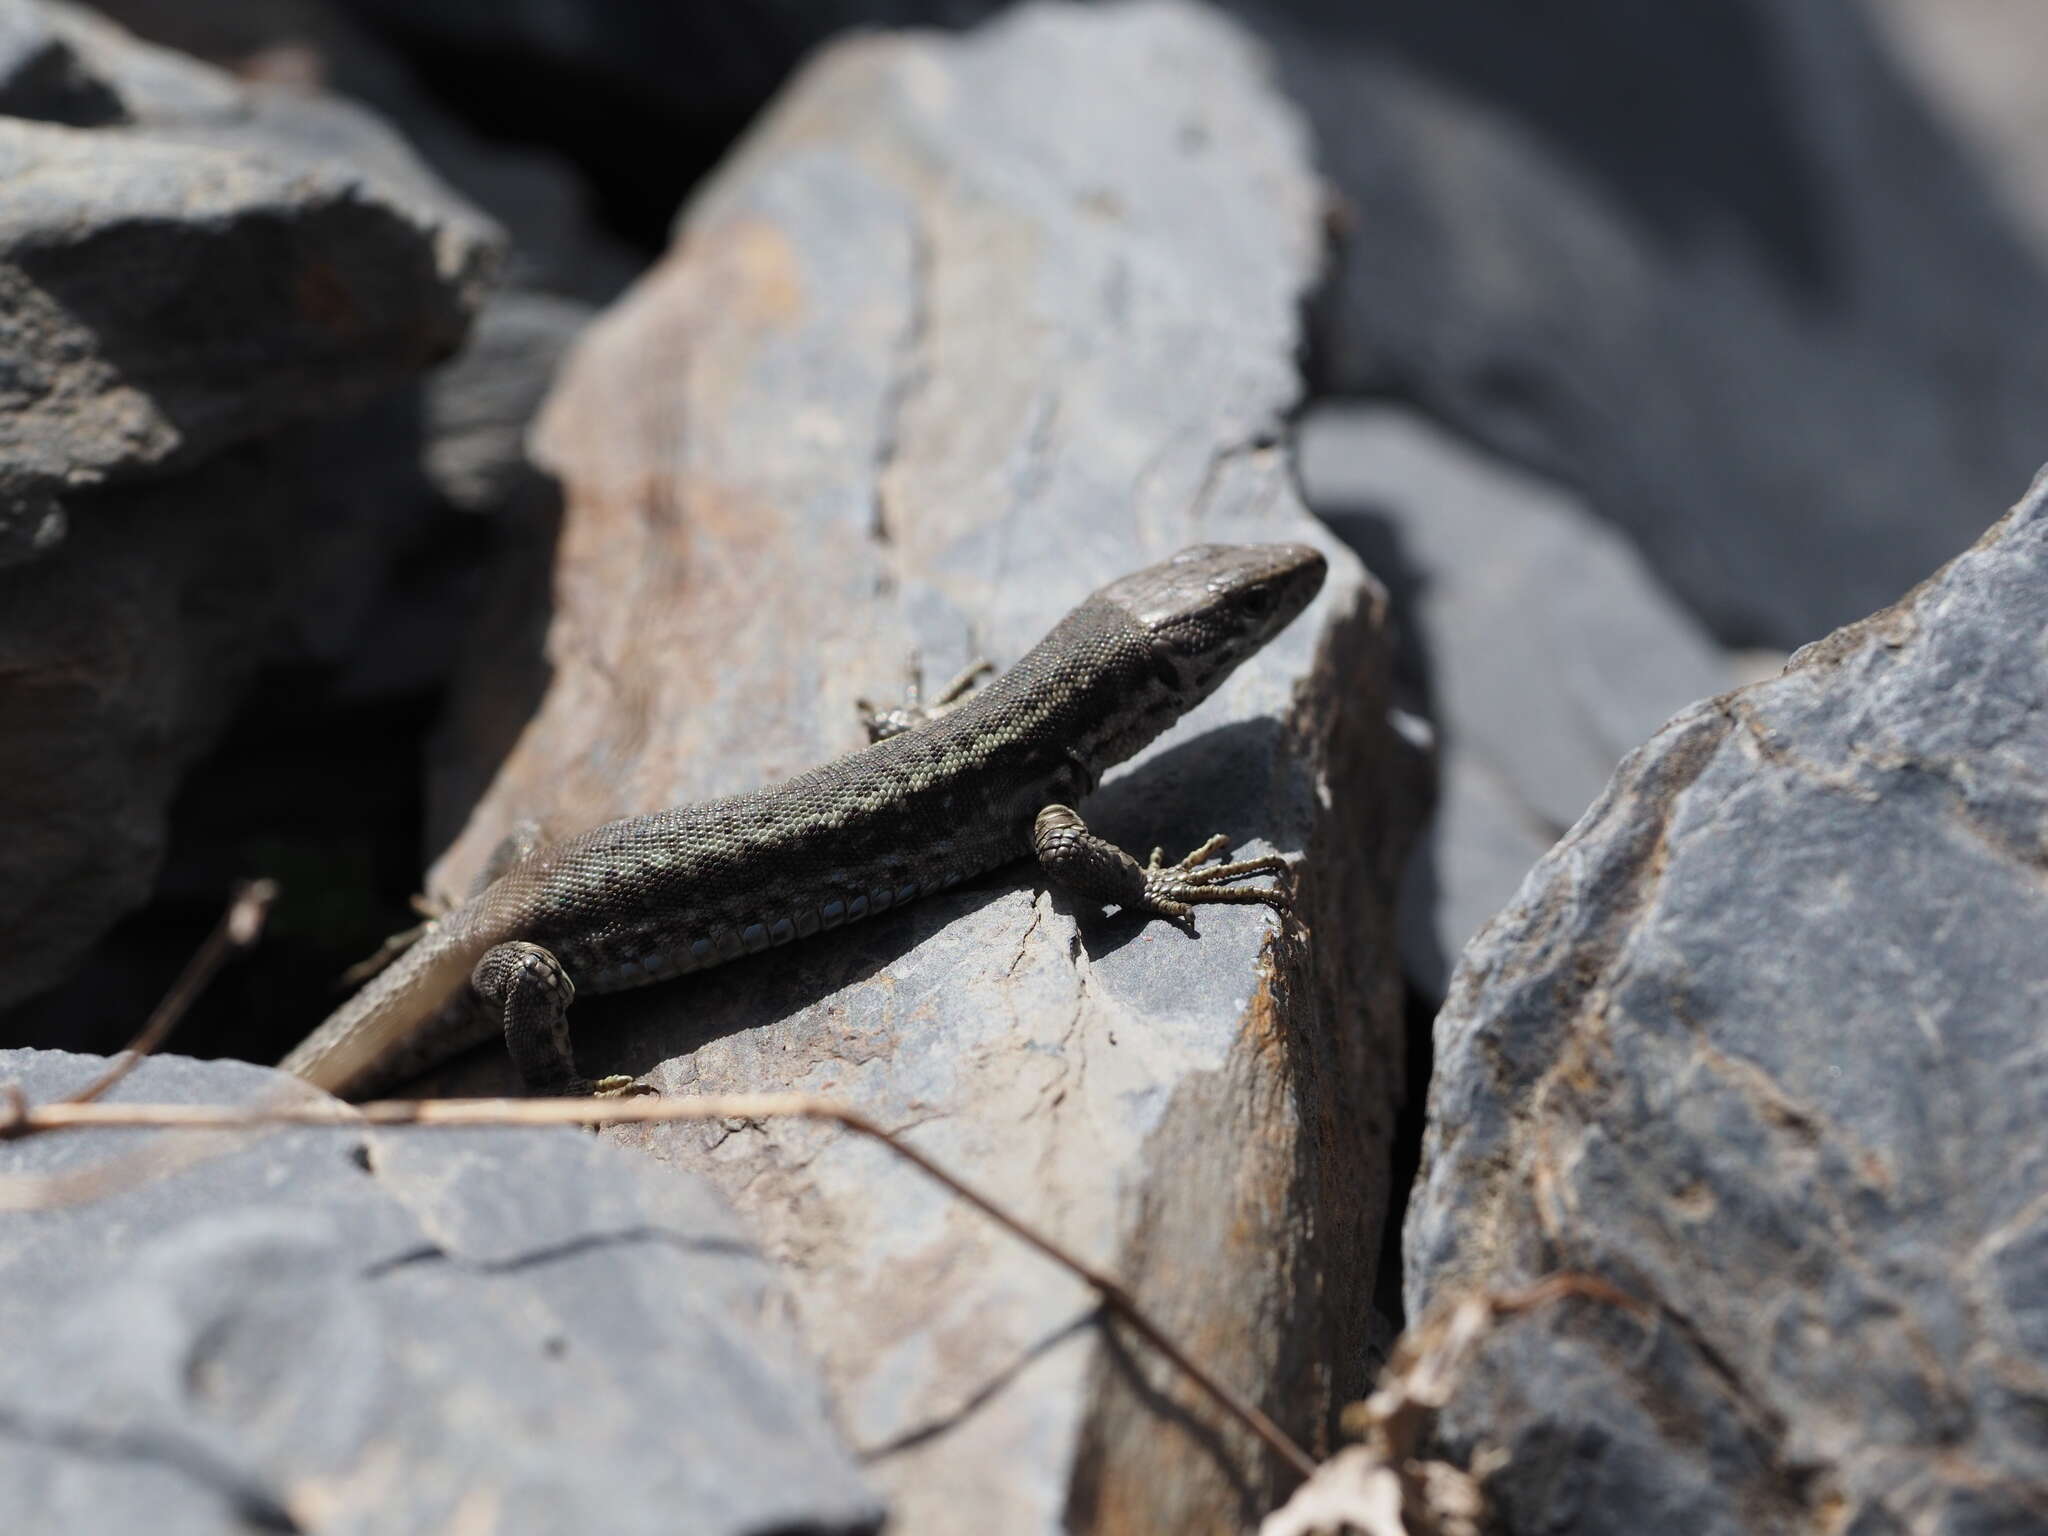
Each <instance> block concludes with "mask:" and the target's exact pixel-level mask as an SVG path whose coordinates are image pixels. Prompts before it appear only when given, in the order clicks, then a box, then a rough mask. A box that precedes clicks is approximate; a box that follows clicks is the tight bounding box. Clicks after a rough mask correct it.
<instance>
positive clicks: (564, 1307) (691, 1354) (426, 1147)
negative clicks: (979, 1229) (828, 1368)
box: [0, 1051, 881, 1536]
mask: <svg viewBox="0 0 2048 1536" xmlns="http://www.w3.org/2000/svg"><path fill="white" fill-rule="evenodd" d="M104 1065H105V1062H104V1061H103V1060H102V1059H100V1058H96V1057H81V1056H71V1055H67V1054H64V1053H59V1052H32V1051H9V1052H4V1053H0V1079H4V1080H8V1081H13V1082H18V1083H20V1084H21V1086H22V1087H23V1088H24V1089H25V1090H26V1092H27V1094H28V1095H29V1097H30V1098H31V1099H45V1098H54V1097H57V1096H60V1095H61V1094H63V1093H65V1092H68V1091H72V1090H75V1089H77V1088H79V1087H82V1086H83V1085H84V1084H85V1083H86V1082H87V1081H89V1080H90V1079H91V1078H92V1077H93V1076H94V1075H95V1074H96V1073H97V1072H98V1070H99V1069H100V1068H102V1067H103V1066H104ZM305 1092H306V1090H305V1089H304V1087H303V1086H302V1085H298V1084H296V1083H293V1082H292V1080H290V1079H286V1078H282V1077H280V1076H279V1075H278V1074H276V1073H274V1072H268V1071H264V1070H260V1069H257V1068H252V1067H246V1066H242V1065H240V1064H238V1063H228V1062H195V1061H189V1060H185V1059H182V1058H167V1059H159V1060H154V1061H150V1062H147V1063H145V1064H144V1065H143V1066H142V1068H141V1069H140V1070H139V1071H137V1072H136V1073H135V1075H134V1076H133V1077H131V1078H130V1079H129V1080H128V1081H127V1083H126V1084H124V1085H123V1086H122V1087H121V1088H120V1089H119V1090H118V1092H117V1097H119V1098H123V1099H131V1100H137V1101H147V1102H172V1103H245V1102H253V1101H259V1100H262V1099H264V1098H266V1097H269V1098H277V1097H290V1096H292V1095H294V1094H295V1093H296V1094H303V1093H305ZM147 1134H156V1135H158V1139H157V1140H156V1141H155V1142H154V1143H153V1144H152V1151H153V1154H154V1155H155V1157H156V1158H158V1159H159V1160H160V1161H159V1164H158V1166H157V1168H156V1169H155V1170H154V1172H153V1173H152V1175H151V1176H150V1177H149V1178H148V1179H147V1180H146V1181H144V1182H140V1183H139V1184H136V1185H135V1187H125V1186H126V1184H127V1183H128V1182H129V1181H127V1180H117V1181H115V1184H114V1186H113V1189H112V1192H110V1193H106V1194H104V1195H102V1196H101V1197H100V1198H97V1199H91V1200H84V1201H81V1202H80V1203H76V1204H71V1205H68V1206H65V1207H62V1208H58V1209H52V1210H44V1211H37V1212H33V1213H31V1214H26V1215H15V1216H11V1217H9V1218H8V1221H7V1223H6V1226H5V1235H4V1236H0V1277H4V1280H0V1341H4V1347H0V1519H4V1522H5V1524H6V1526H7V1528H8V1529H9V1530H13V1531H32V1530H78V1531H83V1530H143V1529H148V1530H180V1531H183V1530H189V1531H195V1532H196V1531H207V1532H212V1531H219V1530H223V1529H227V1528H229V1527H233V1528H235V1529H244V1528H251V1529H258V1528H260V1529H289V1530H305V1531H316V1530H317V1531H355V1530H376V1531H445V1530H449V1529H454V1528H460V1527H462V1526H464V1525H465V1524H469V1523H474V1524H477V1525H478V1526H480V1527H487V1528H489V1529H492V1530H503V1531H535V1532H540V1531H559V1530H567V1529H590V1528H594V1527H597V1526H602V1527H603V1528H604V1529H606V1530H623V1531H649V1532H652V1531H673V1530H676V1529H678V1528H687V1529H689V1530H691V1531H705V1532H732V1533H735V1536H738V1533H758V1532H763V1531H769V1530H796V1529H802V1530H806V1531H812V1530H815V1531H818V1532H821V1533H822V1532H851V1531H872V1530H875V1529H877V1528H878V1527H879V1525H880V1523H881V1511H880V1510H879V1508H878V1506H877V1505H876V1503H875V1502H874V1500H873V1498H872V1496H871V1495H869V1494H868V1493H867V1492H866V1491H865V1489H864V1488H863V1486H862V1483H861V1479H860V1476H859V1474H858V1472H857V1471H856V1469H855V1468H854V1467H853V1465H852V1463H851V1462H850V1461H849V1460H848V1458H847V1456H846V1453H845V1452H844V1451H843V1450H842V1449H841V1448H840V1447H839V1445H838V1444H837V1442H836V1440H835V1439H834V1437H833V1435H832V1433H831V1431H830V1430H829V1428H828V1427H827V1425H826V1421H825V1419H824V1416H823V1414H822V1411H821V1407H822V1399H821V1395H820V1391H819V1387H818V1384H817V1378H816V1375H815V1373H814V1371H813V1369H812V1368H811V1367H810V1366H809V1365H808V1364H807V1363H806V1362H805V1361H804V1359H803V1358H802V1356H801V1354H800V1353H799V1352H798V1350H797V1349H796V1347H795V1346H794V1343H793V1341H792V1339H791V1337H790V1335H789V1333H788V1330H787V1328H786V1327H785V1326H783V1325H782V1324H781V1323H780V1322H779V1321H778V1313H779V1312H780V1310H781V1305H780V1298H779V1295H778V1292H777V1289H776V1287H775V1285H774V1283H773V1280H772V1278H771V1276H770V1274H769V1272H768V1270H767V1268H766V1266H765V1265H764V1264H763V1263H762V1261H761V1260H760V1258H759V1257H758V1256H757V1255H756V1254H755V1253H754V1251H753V1250H752V1248H751V1247H750V1246H749V1245H748V1243H747V1242H746V1240H745V1238H744V1237H743V1235H742V1234H741V1232H740V1230H739V1228H738V1226H737V1224H736V1223H735V1222H734V1220H733V1217H732V1214H731V1212H730V1211H729V1210H728V1209H727V1208H726V1206H725V1205H724V1203H723V1202H722V1201H721V1200H719V1199H718V1197H717V1196H715V1195H714V1194H712V1193H711V1191H710V1190H709V1188H708V1187H707V1186H706V1185H705V1184H703V1183H702V1182H701V1181H699V1180H696V1179H692V1178H689V1177H687V1176H685V1175H682V1174H680V1173H676V1172H673V1171H671V1172H668V1173H665V1174H660V1175H657V1174H654V1173H652V1172H649V1171H646V1170H645V1169H644V1168H643V1167H642V1166H640V1165H638V1164H637V1163H636V1161H635V1160H632V1159H628V1158H624V1157H621V1156H620V1155H619V1154H618V1153H616V1152H614V1151H612V1150H611V1149H610V1148H607V1147H603V1146H601V1145H599V1144H597V1143H596V1142H595V1141H593V1140H592V1139H591V1138H590V1137H588V1136H584V1135H581V1134H579V1133H576V1132H568V1131H563V1132H556V1131H524V1130H522V1131H513V1130H490V1131H477V1132H456V1133H452V1134H442V1133H437V1132H425V1133H421V1132H418V1131H414V1132H411V1133H404V1132H397V1133H394V1132H389V1131H381V1132H380V1131H370V1130H361V1131H348V1130H332V1131H330V1130H290V1131H274V1132H271V1133H269V1134H267V1135H263V1136H261V1137H242V1136H236V1137H228V1136H213V1137H201V1138H196V1139H195V1138H194V1137H191V1136H173V1135H169V1134H161V1133H147ZM136 1145H137V1143H136V1142H135V1141H134V1140H133V1139H132V1138H129V1137H116V1136H114V1135H112V1134H100V1135H93V1136H87V1135H67V1136H62V1137H58V1136H47V1137H42V1138H37V1139H32V1140H29V1141H25V1142H17V1143H13V1144H11V1145H9V1146H7V1147H6V1148H5V1149H4V1150H0V1162H4V1165H5V1168H6V1171H7V1173H8V1174H10V1175H13V1174H20V1173H52V1172H70V1171H75V1170H81V1169H85V1168H89V1167H93V1166H101V1165H109V1164H111V1165H114V1166H116V1167H121V1166H122V1165H123V1161H124V1159H123V1154H125V1153H127V1152H130V1151H131V1150H132V1149H134V1148H135V1147H136Z"/></svg>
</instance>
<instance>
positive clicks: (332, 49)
mask: <svg viewBox="0 0 2048 1536" xmlns="http://www.w3.org/2000/svg"><path fill="white" fill-rule="evenodd" d="M97 9H99V10H101V11H103V12H105V13H106V14H107V15H109V16H111V17H113V18H114V19H115V20H116V21H118V22H120V23H121V24H122V25H123V26H125V27H127V28H128V29H129V30H130V31H132V32H134V33H135V34H137V35H138V36H140V37H144V38H147V39H149V40H150V41H151V42H154V43H159V44H162V45H163V46H164V47H167V48H173V49H176V50H178V51H179V52H181V53H186V54H190V55H192V56H194V57H196V58H200V59H204V60H205V61H206V62H208V63H209V64H212V65H214V66H216V67H217V68H220V69H223V70H226V71H227V72H228V73H230V74H233V75H237V76H239V77H241V78H242V79H244V80H247V81H251V82H260V83H262V84H263V85H265V86H270V87H273V88H278V89H277V93H278V94H283V95H286V96H294V95H297V96H304V95H307V94H309V93H314V92H317V91H319V90H325V91H329V92H332V93H333V94H335V95H337V96H343V97H346V98H348V99H349V100H351V101H356V102H360V103H362V104H363V105H364V106H367V107H369V108H370V109H371V110H372V111H374V112H375V113H376V114H377V115H378V116H379V117H380V118H382V119H383V120H384V121H385V122H387V123H389V124H390V125H391V126H392V127H393V128H395V129H396V130H397V131H398V132H399V134H400V135H401V136H402V137H403V138H404V140H405V142H406V144H407V145H408V146H409V147H410V149H411V150H412V152H413V153H414V154H416V155H417V156H418V157H419V159H420V160H421V161H422V162H424V163H425V164H426V165H427V166H429V167H430V168H431V169H432V170H433V172H434V174H435V175H436V176H438V177H440V178H441V180H443V181H444V182H446V183H447V184H448V185H449V186H450V187H453V188H454V189H455V190H456V191H457V192H458V193H459V194H461V195H462V196H463V197H465V198H467V199H468V200H469V201H470V202H471V203H474V204H475V205H476V206H477V207H479V208H481V209H483V210H484V211H485V212H486V213H488V214H489V215H490V216H491V217H492V218H493V219H495V220H496V221H497V222H498V224H499V225H501V226H502V227H503V228H504V230H505V232H506V234H507V235H509V236H510V239H511V248H510V250H509V251H508V252H507V254H506V258H505V264H504V270H503V273H502V277H503V282H504V285H505V286H506V287H508V288H512V289H537V290H539V291H542V292H546V293H555V294H562V295H567V296H571V297H575V298H580V299H584V300H586V301H590V302H602V301H605V300H608V299H610V298H612V297H613V296H614V295H616V294H617V292H618V290H619V289H620V288H622V287H624V286H625V284H626V283H627V282H628V281H629V280H630V279H631V278H632V276H633V274H634V272H635V271H636V270H637V269H638V268H639V266H640V265H641V263H640V261H639V260H638V258H637V256H636V254H635V253H634V252H632V251H630V250H628V249H626V248H625V247H624V246H623V245H622V244H621V243H620V242H619V241H617V240H616V239H613V238H612V237H610V236H608V235H607V234H605V233H604V231H603V230H602V229H600V228H599V227H598V225H597V223H596V221H595V219H594V217H593V214H592V212H591V209H590V207H589V202H590V199H589V195H588V190H587V188H586V187H585V186H584V184H583V179H582V177H581V176H580V175H579V174H578V173H577V172H576V170H575V169H574V168H573V167H572V166H570V165H569V164H568V162H566V161H565V160H563V159H561V158H560V157H559V156H557V155H554V154H552V153H550V152H549V151H547V150H543V149H539V148H536V147H533V146H530V145H514V144H507V143H503V142H500V141H496V140H491V139H487V138H485V137H483V136H482V135H481V134H479V133H477V132H475V131H474V130H472V129H471V128H469V127H468V126H467V125H466V124H465V123H464V122H463V121H462V120H461V119H460V118H458V117H456V116H455V115H454V114H453V113H452V112H450V111H449V110H448V109H447V108H445V107H443V106H441V105H440V104H439V103H438V102H437V101H436V100H435V99H434V98H433V97H432V96H431V95H429V94H428V92H427V91H426V89H425V88H424V87H423V86H422V85H421V84H420V83H419V81H418V80H417V79H415V78H414V76H413V74H412V72H411V71H410V70H409V69H408V68H407V67H406V66H405V64H404V63H403V62H402V61H401V60H400V59H399V58H398V56H397V55H396V54H395V53H393V52H392V50H391V49H390V48H389V47H387V46H386V45H385V44H383V43H382V42H381V41H379V40H378V39H377V38H376V37H374V36H372V35H371V34H370V33H369V32H368V31H367V30H366V29H365V28H363V27H361V26H359V25H357V24H356V23H355V22H354V21H352V19H351V18H350V17H349V15H348V13H347V12H346V11H345V10H343V9H341V8H340V7H338V6H336V5H332V4H328V3H325V0H101V3H100V4H99V6H98V7H97Z"/></svg>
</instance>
